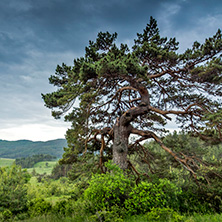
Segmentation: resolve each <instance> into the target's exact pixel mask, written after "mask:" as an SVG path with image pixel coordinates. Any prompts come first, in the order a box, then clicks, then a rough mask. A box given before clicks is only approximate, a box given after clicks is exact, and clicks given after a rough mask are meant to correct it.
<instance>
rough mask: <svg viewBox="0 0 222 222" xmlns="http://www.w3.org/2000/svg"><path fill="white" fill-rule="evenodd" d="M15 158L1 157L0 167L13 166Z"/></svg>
mask: <svg viewBox="0 0 222 222" xmlns="http://www.w3.org/2000/svg"><path fill="white" fill-rule="evenodd" d="M14 161H15V159H8V158H0V167H4V166H11V165H12V164H13V162H14Z"/></svg>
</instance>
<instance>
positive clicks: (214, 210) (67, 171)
mask: <svg viewBox="0 0 222 222" xmlns="http://www.w3.org/2000/svg"><path fill="white" fill-rule="evenodd" d="M164 140H165V142H166V143H167V142H168V143H171V144H174V145H175V147H177V149H178V151H180V152H183V146H182V145H184V144H186V147H190V149H189V152H190V153H193V152H194V151H196V155H198V153H200V152H202V155H203V157H204V158H205V159H206V160H207V161H208V163H212V164H214V166H215V167H214V168H209V169H208V172H207V175H208V182H209V184H208V183H207V181H206V180H205V179H204V178H202V180H203V181H202V183H200V181H199V183H196V181H195V180H194V179H193V177H192V176H191V175H189V173H188V172H187V171H186V170H184V169H183V168H181V167H180V165H178V164H176V163H174V164H172V165H169V166H167V165H166V162H165V160H167V158H170V157H169V156H168V155H167V154H166V153H164V152H160V150H159V147H157V146H156V145H155V144H154V143H152V142H149V143H147V144H146V145H145V147H147V149H149V152H150V153H149V154H150V155H151V156H155V157H156V161H155V162H153V163H152V164H151V165H150V167H151V168H152V171H155V172H154V173H153V174H149V175H148V174H145V163H140V161H138V158H140V157H139V156H135V155H134V154H132V155H131V156H130V160H131V162H132V163H133V164H134V165H136V166H137V169H138V170H139V172H140V176H139V177H138V175H136V174H132V173H131V172H130V171H126V172H124V171H123V170H122V169H120V168H119V167H118V166H117V165H115V164H112V162H110V161H108V162H107V163H106V164H105V165H104V167H105V169H106V173H102V174H101V172H100V171H99V170H98V169H94V168H92V167H91V166H92V163H93V161H94V159H95V161H96V160H97V158H99V156H98V154H96V153H95V154H94V155H93V157H92V156H90V157H89V156H88V157H87V156H86V159H85V160H86V163H85V165H82V162H81V163H79V164H78V163H76V164H74V165H72V167H71V165H59V164H58V163H57V162H56V161H42V162H39V163H37V164H35V165H34V168H30V169H28V170H26V169H22V168H21V166H18V165H15V164H12V165H11V166H5V167H3V166H2V167H1V168H0V196H1V199H0V221H30V222H35V221H41V222H44V221H52V222H56V221H77V222H78V221H79V222H81V221H88V222H93V221H95V222H97V221H98V222H100V221H104V222H105V221H107V222H108V221H114V222H115V221H116V222H121V221H124V222H125V221H126V222H140V221H141V222H142V221H162V222H167V221H175V222H196V221H198V222H201V221H216V222H217V221H218V222H219V221H221V220H222V214H221V212H222V191H221V189H220V187H222V180H221V178H220V177H218V176H216V174H218V175H219V176H220V175H221V171H222V168H221V153H222V146H221V145H216V146H206V145H205V144H204V143H203V142H201V141H200V140H198V139H197V138H196V139H192V138H190V137H189V136H188V135H186V134H183V133H182V134H177V133H176V132H175V133H174V134H171V135H169V136H167V137H165V139H164ZM201 147H202V148H201ZM203 152H204V154H203ZM160 156H161V159H163V161H160V159H159V158H160ZM7 161H8V163H7ZM7 161H6V160H5V163H6V165H10V164H9V163H12V162H11V160H7ZM218 163H219V164H218ZM37 167H39V169H42V172H37V170H36V169H37ZM49 168H50V169H51V171H50V172H48V173H47V174H46V173H45V170H47V169H49ZM205 170H206V169H205ZM82 171H84V172H85V173H81V172H82ZM199 180H200V179H199Z"/></svg>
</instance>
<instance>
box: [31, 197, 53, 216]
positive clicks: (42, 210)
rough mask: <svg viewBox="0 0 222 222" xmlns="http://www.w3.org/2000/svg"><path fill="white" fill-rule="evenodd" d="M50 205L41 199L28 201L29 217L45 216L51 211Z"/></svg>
mask: <svg viewBox="0 0 222 222" xmlns="http://www.w3.org/2000/svg"><path fill="white" fill-rule="evenodd" d="M51 209H52V205H51V203H49V202H47V201H45V200H44V199H43V198H40V199H38V198H36V199H33V200H32V201H30V203H29V206H28V211H29V214H30V216H31V217H35V216H39V215H43V214H47V213H49V212H50V211H51Z"/></svg>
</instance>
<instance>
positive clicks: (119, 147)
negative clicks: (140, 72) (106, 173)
mask: <svg viewBox="0 0 222 222" xmlns="http://www.w3.org/2000/svg"><path fill="white" fill-rule="evenodd" d="M130 82H131V86H133V87H134V88H136V89H137V90H138V92H139V94H140V96H141V98H140V104H139V106H137V107H132V108H131V109H129V110H127V111H126V112H125V113H124V114H123V115H122V116H121V117H120V118H117V121H116V124H115V126H114V128H113V132H114V141H113V162H114V163H115V164H117V165H118V166H119V167H120V168H121V169H123V170H125V169H126V168H127V167H128V162H127V154H128V143H129V136H130V133H131V132H132V129H133V127H132V126H131V124H130V123H131V122H132V121H133V120H134V119H135V118H137V117H138V116H141V115H144V114H146V113H148V112H149V111H150V110H149V104H150V101H149V93H148V91H147V89H146V88H145V87H144V86H143V85H142V84H140V83H138V82H136V81H130Z"/></svg>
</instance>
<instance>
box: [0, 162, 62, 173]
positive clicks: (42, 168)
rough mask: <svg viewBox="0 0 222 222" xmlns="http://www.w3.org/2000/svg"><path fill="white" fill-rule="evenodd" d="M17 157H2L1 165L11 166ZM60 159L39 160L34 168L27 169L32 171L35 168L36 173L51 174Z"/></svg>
mask: <svg viewBox="0 0 222 222" xmlns="http://www.w3.org/2000/svg"><path fill="white" fill-rule="evenodd" d="M14 161H15V159H8V158H0V167H6V166H11V165H12V164H13V163H14ZM57 162H58V161H43V162H38V163H36V164H35V165H34V167H33V168H28V169H27V171H28V172H29V173H32V172H33V170H34V169H35V172H36V173H39V174H44V173H46V174H47V175H49V174H51V172H52V169H53V167H54V166H55V165H56V163H57Z"/></svg>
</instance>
